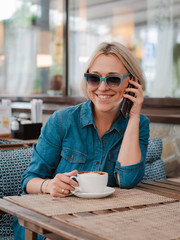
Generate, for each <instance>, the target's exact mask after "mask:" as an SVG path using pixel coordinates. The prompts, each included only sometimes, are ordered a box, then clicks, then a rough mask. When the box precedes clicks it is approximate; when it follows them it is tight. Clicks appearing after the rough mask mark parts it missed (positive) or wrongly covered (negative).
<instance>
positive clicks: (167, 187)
mask: <svg viewBox="0 0 180 240" xmlns="http://www.w3.org/2000/svg"><path fill="white" fill-rule="evenodd" d="M137 188H138V189H141V190H143V191H147V192H151V193H156V194H159V195H161V196H166V197H171V198H174V199H177V200H180V190H179V186H177V185H176V184H169V183H168V181H165V182H159V181H154V182H143V183H139V184H138V185H137Z"/></svg>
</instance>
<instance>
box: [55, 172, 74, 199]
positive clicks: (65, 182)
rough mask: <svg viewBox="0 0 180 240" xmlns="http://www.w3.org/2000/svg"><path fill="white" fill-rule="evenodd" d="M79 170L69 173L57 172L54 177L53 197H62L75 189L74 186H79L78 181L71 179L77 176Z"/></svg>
mask: <svg viewBox="0 0 180 240" xmlns="http://www.w3.org/2000/svg"><path fill="white" fill-rule="evenodd" d="M76 174H77V170H74V171H72V172H69V173H63V174H60V173H59V174H57V175H56V176H55V177H54V179H52V180H51V181H52V183H51V190H50V194H51V196H53V197H62V196H65V195H67V194H69V193H70V192H71V191H74V190H75V188H74V187H73V186H78V183H77V182H75V181H74V180H73V179H71V178H70V177H71V176H75V175H76Z"/></svg>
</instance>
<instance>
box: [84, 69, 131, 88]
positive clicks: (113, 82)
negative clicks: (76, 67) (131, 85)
mask: <svg viewBox="0 0 180 240" xmlns="http://www.w3.org/2000/svg"><path fill="white" fill-rule="evenodd" d="M130 75H131V74H130V73H127V74H124V75H108V76H107V77H105V78H102V77H100V76H99V75H98V74H95V73H84V77H85V80H86V82H87V83H88V85H89V86H90V87H92V88H97V87H99V86H100V84H101V82H102V81H104V82H105V83H106V85H107V86H108V87H109V88H111V89H115V88H118V87H119V86H120V85H121V84H122V81H123V79H124V78H126V77H128V76H130Z"/></svg>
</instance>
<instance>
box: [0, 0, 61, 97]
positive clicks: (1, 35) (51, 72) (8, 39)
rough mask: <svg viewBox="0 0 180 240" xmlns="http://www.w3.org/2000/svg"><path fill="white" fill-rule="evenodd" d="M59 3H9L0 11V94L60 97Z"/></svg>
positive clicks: (56, 0) (11, 0)
mask: <svg viewBox="0 0 180 240" xmlns="http://www.w3.org/2000/svg"><path fill="white" fill-rule="evenodd" d="M62 12H63V9H62V0H54V1H49V0H31V1H28V0H9V1H4V2H3V4H1V8H0V39H1V41H0V93H3V94H11V95H12V94H16V95H17V94H18V95H30V94H43V95H47V94H48V95H61V94H62V75H63V68H62V46H63V42H62V39H63V20H62V16H63V14H62Z"/></svg>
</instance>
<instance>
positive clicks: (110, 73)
mask: <svg viewBox="0 0 180 240" xmlns="http://www.w3.org/2000/svg"><path fill="white" fill-rule="evenodd" d="M92 73H96V74H98V75H101V74H100V73H99V72H98V71H92ZM113 74H114V75H121V74H120V73H117V72H109V73H108V74H107V75H106V76H108V75H113Z"/></svg>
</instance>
